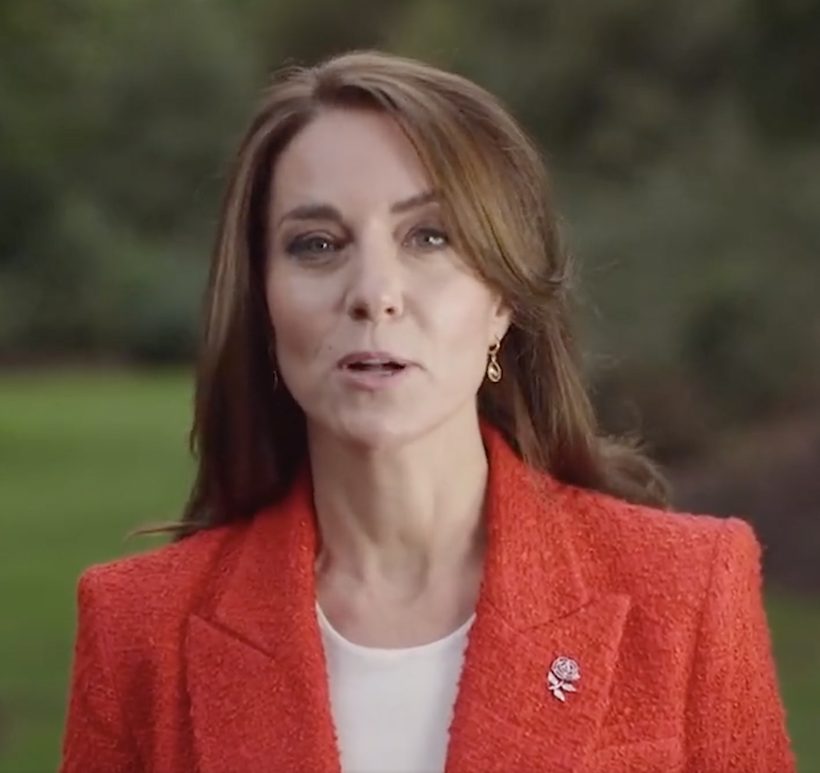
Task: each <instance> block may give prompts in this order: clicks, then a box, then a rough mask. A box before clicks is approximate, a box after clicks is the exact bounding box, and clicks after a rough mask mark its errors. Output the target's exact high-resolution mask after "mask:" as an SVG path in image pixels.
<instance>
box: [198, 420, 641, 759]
mask: <svg viewBox="0 0 820 773" xmlns="http://www.w3.org/2000/svg"><path fill="white" fill-rule="evenodd" d="M482 435H483V437H484V442H485V446H486V448H487V453H488V457H489V480H488V492H487V504H486V513H485V517H486V519H487V533H488V543H487V554H486V556H485V566H484V573H483V579H482V586H481V592H480V596H479V601H478V608H477V610H476V612H477V614H476V619H475V621H474V623H473V625H472V627H471V629H470V634H469V639H468V644H467V649H466V653H465V660H464V667H463V671H462V676H461V681H460V685H459V692H458V697H457V699H456V704H455V707H454V714H453V720H452V723H451V726H450V743H449V747H448V754H447V763H446V773H475V771H482V773H484V772H485V771H487V772H488V773H489V772H490V771H499V772H500V771H509V770H543V771H562V772H564V771H565V772H566V773H570V771H578V770H579V769H580V767H579V766H580V765H581V763H582V760H583V758H584V757H585V756H586V754H587V753H588V751H589V750H590V748H591V746H592V743H593V741H594V739H595V736H596V732H597V730H598V728H599V726H600V723H601V720H602V718H603V715H604V712H605V710H606V707H607V703H608V697H609V691H610V687H611V677H612V673H613V670H614V666H615V662H616V659H617V655H618V647H619V644H620V639H621V634H622V631H623V626H624V621H625V619H626V615H627V612H628V609H629V598H628V597H627V596H624V595H618V594H612V595H601V596H597V597H593V596H591V595H590V593H589V592H588V590H587V588H586V586H585V584H584V581H583V578H582V576H581V571H580V565H579V562H578V557H577V556H576V554H575V552H574V548H573V544H572V539H571V522H570V520H569V519H568V518H567V509H566V508H565V507H564V506H563V499H564V497H565V494H564V493H563V492H564V491H565V489H564V488H563V487H562V486H561V484H559V483H557V482H556V481H554V480H552V479H551V478H549V476H544V475H535V474H532V473H531V471H530V470H529V468H528V467H527V466H526V465H524V464H523V463H522V462H521V461H520V460H519V459H518V457H517V456H516V455H515V453H514V452H513V451H512V449H511V448H510V447H509V446H508V445H507V444H506V442H505V441H504V439H503V438H502V437H501V435H500V433H499V432H498V431H497V430H496V429H494V428H493V427H491V426H490V425H489V424H487V423H486V422H482ZM316 545H317V534H316V525H315V518H314V514H313V502H312V486H311V480H310V473H309V468H307V467H306V468H305V469H304V470H303V472H302V473H301V475H300V477H299V479H298V480H297V481H296V484H295V485H294V486H293V487H292V489H291V492H290V494H289V495H288V497H287V498H286V499H285V500H284V501H283V502H281V503H278V504H277V505H276V506H274V507H271V508H268V509H267V510H263V511H262V512H260V513H259V514H258V515H257V516H256V517H255V518H254V519H253V520H252V521H251V522H250V523H249V524H248V526H247V527H246V533H245V535H244V537H243V538H242V539H241V540H240V541H239V544H238V547H237V552H236V555H235V556H233V563H232V564H231V565H230V567H229V568H228V569H226V570H225V576H224V579H221V578H218V580H217V581H218V583H220V584H221V585H220V587H221V588H223V589H224V590H223V591H222V593H221V595H219V596H218V597H217V599H216V601H215V603H214V604H213V605H212V606H208V607H204V608H203V609H201V610H199V611H198V612H197V613H195V614H192V615H191V616H190V619H189V623H188V630H187V636H186V650H187V651H186V658H187V664H186V670H187V673H186V678H187V687H188V692H189V696H190V701H191V719H192V724H193V729H194V742H195V747H196V753H197V756H198V759H199V765H200V768H201V773H222V771H225V770H268V769H271V766H273V765H275V767H276V769H278V770H288V771H297V772H298V771H304V772H305V773H308V771H309V772H310V773H317V772H321V773H340V762H339V752H338V744H337V740H336V736H335V730H334V725H333V720H332V717H331V712H330V697H329V688H328V680H327V672H326V666H325V659H324V652H323V649H322V642H321V636H320V632H319V629H318V625H317V621H316V614H315V598H316V595H315V578H314V557H315V552H316ZM560 655H566V656H569V657H571V658H573V659H574V660H576V661H577V663H578V664H579V666H580V672H581V677H580V680H579V681H578V682H577V683H576V684H577V685H578V691H577V692H575V693H567V695H566V698H567V700H566V702H561V701H560V700H558V699H557V698H556V697H555V696H554V695H553V694H552V693H550V691H549V689H548V683H547V672H548V670H549V668H550V666H551V664H552V662H553V660H554V659H555V658H556V657H558V656H560Z"/></svg>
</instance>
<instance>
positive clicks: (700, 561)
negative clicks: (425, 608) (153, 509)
mask: <svg viewBox="0 0 820 773" xmlns="http://www.w3.org/2000/svg"><path fill="white" fill-rule="evenodd" d="M482 433H483V436H484V443H485V447H486V449H487V454H488V461H489V476H488V486H487V496H486V510H485V518H486V523H487V534H488V542H487V552H486V555H485V564H484V574H483V579H482V585H481V589H480V595H479V601H478V605H477V609H476V619H475V622H474V623H473V626H472V628H471V629H470V633H469V638H468V643H467V648H466V651H465V660H464V666H463V670H462V673H461V676H460V682H459V687H458V695H457V699H456V703H455V707H454V711H453V718H452V722H451V725H450V728H449V742H448V751H447V760H446V771H447V773H485V772H486V773H491V772H496V773H501V772H502V771H504V772H505V773H506V772H513V771H514V772H516V773H518V772H519V771H521V772H523V771H555V772H556V773H559V772H560V773H571V772H572V773H629V772H630V771H633V772H634V773H638V771H640V772H641V773H676V772H680V771H687V772H690V771H691V772H692V773H724V772H725V773H728V772H729V771H732V772H737V773H755V772H759V773H788V772H789V771H793V770H794V760H793V756H792V751H791V748H790V743H789V740H788V737H787V734H786V729H785V714H784V709H783V705H782V703H781V700H780V696H779V694H778V686H777V676H776V672H775V666H774V663H773V660H772V654H771V645H770V636H769V631H768V627H767V622H766V617H765V613H764V610H763V606H762V602H761V577H760V545H759V542H758V540H757V538H756V537H755V535H754V532H753V531H752V529H751V527H750V526H749V525H748V524H747V523H746V522H745V521H743V520H740V519H737V518H727V519H720V518H715V517H710V516H696V515H689V514H682V513H670V512H667V511H662V510H656V509H653V508H649V507H643V506H637V505H633V504H628V503H626V502H623V501H621V500H618V499H615V498H612V497H609V496H606V495H603V494H600V493H596V492H592V491H589V490H586V489H581V488H577V487H573V486H569V485H566V484H563V483H560V482H558V481H557V480H555V479H553V478H552V477H551V476H549V475H545V474H542V473H535V472H534V471H532V470H531V468H529V467H528V466H526V465H525V464H524V463H523V462H522V461H521V460H520V459H519V457H518V456H517V455H516V454H515V453H514V451H513V450H512V449H511V448H510V447H509V446H508V445H507V444H506V442H505V441H504V439H503V438H502V436H501V434H500V433H499V432H498V431H497V430H495V429H494V428H492V427H490V426H489V425H487V424H484V425H482ZM311 491H312V488H311V479H310V473H309V469H308V468H307V467H306V468H305V469H304V470H303V471H302V473H301V474H300V475H299V477H298V478H297V479H296V481H295V483H294V485H293V486H292V488H291V490H290V493H289V494H288V495H287V497H286V498H285V499H284V500H283V501H280V502H278V503H276V504H274V505H271V506H269V507H267V508H265V509H263V510H261V511H260V512H258V513H257V514H256V515H255V516H254V517H253V518H251V519H246V520H243V521H241V522H237V523H234V524H230V525H228V526H224V527H219V528H215V529H212V530H208V531H204V532H199V533H197V534H196V535H193V536H191V537H188V538H186V539H184V540H182V541H180V542H178V543H175V544H173V545H169V546H165V547H162V548H159V549H157V550H154V551H152V552H148V553H144V554H142V555H139V556H133V557H129V558H126V559H121V560H118V561H114V562H112V563H109V564H106V565H100V566H96V567H92V568H91V569H88V570H87V571H86V572H85V573H84V574H83V575H82V577H81V578H80V582H79V589H78V606H79V624H78V631H77V639H76V650H75V656H74V667H73V674H72V683H71V691H70V700H69V708H68V716H67V722H66V729H65V735H64V742H63V759H62V765H61V770H62V771H63V773H95V772H96V771H99V773H126V771H127V772H128V773H136V772H137V771H144V772H145V773H183V772H185V773H188V772H191V771H196V772H197V773H255V772H256V771H260V772H261V771H272V772H275V773H279V772H280V771H288V772H299V771H301V772H303V773H324V772H325V771H328V772H330V773H339V770H340V762H339V753H338V746H337V740H336V735H335V730H334V725H333V719H332V715H331V710H330V701H329V692H328V683H327V674H326V670H325V661H324V653H323V649H322V644H321V637H320V633H319V630H318V627H317V621H316V615H315V606H314V600H315V586H314V555H315V549H316V545H317V533H316V521H315V514H314V510H313V506H312V495H311ZM560 656H565V657H569V658H572V659H573V660H574V661H575V662H576V663H577V664H578V667H579V673H580V676H579V678H578V679H577V681H575V682H574V686H576V687H577V690H576V691H575V692H565V693H564V698H565V700H563V701H562V700H560V699H559V697H558V696H557V695H556V694H555V690H554V689H553V690H551V689H550V683H549V681H548V673H549V671H550V668H551V665H552V663H553V661H554V660H555V659H556V658H557V657H560ZM397 721H400V719H397Z"/></svg>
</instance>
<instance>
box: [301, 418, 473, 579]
mask: <svg viewBox="0 0 820 773" xmlns="http://www.w3.org/2000/svg"><path fill="white" fill-rule="evenodd" d="M309 447H310V459H311V473H312V478H313V492H314V504H315V508H316V514H317V520H318V527H319V533H320V535H321V536H320V544H321V547H320V551H319V557H318V560H317V573H318V574H320V575H321V574H330V573H332V574H333V575H335V576H343V577H345V578H348V579H349V580H352V581H354V582H356V583H359V584H362V585H368V586H371V587H391V586H392V588H394V589H395V590H397V591H399V592H404V593H406V592H408V591H409V592H410V593H418V592H421V591H423V590H424V589H425V588H427V587H432V586H435V585H436V584H438V583H439V582H442V581H446V580H447V579H450V578H452V577H453V576H458V575H460V574H462V573H463V572H464V571H466V570H467V569H468V567H475V565H476V563H480V560H481V557H482V555H483V549H484V529H483V518H482V515H483V509H484V508H483V505H484V495H485V489H486V485H487V457H486V454H485V451H484V447H483V444H482V439H481V432H480V428H479V424H478V418H477V416H475V415H473V416H470V417H467V418H459V417H455V418H454V419H452V420H450V421H447V422H444V423H443V424H442V425H440V426H439V427H437V428H435V429H434V430H431V431H430V432H429V433H427V434H425V435H424V436H423V437H420V438H417V439H414V440H413V441H412V442H408V443H404V444H402V445H397V446H395V447H389V448H377V449H373V448H366V449H362V448H361V447H354V446H352V445H351V444H349V443H346V442H343V441H341V440H339V439H338V438H336V437H334V436H331V435H330V434H329V433H327V432H323V431H321V430H319V429H316V428H313V429H311V430H310V431H309Z"/></svg>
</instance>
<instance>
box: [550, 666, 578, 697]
mask: <svg viewBox="0 0 820 773" xmlns="http://www.w3.org/2000/svg"><path fill="white" fill-rule="evenodd" d="M580 678H581V669H580V668H578V664H577V663H576V662H575V661H574V660H573V659H572V658H568V657H565V656H563V655H561V656H560V657H557V658H555V660H553V661H552V666H550V670H549V673H548V674H547V681H548V682H549V690H550V692H551V693H552V694H553V695H554V696H555V697H556V698H558V700H559V701H566V699H567V696H566V695H564V693H565V692H578V688H577V687H576V686H575V685H574V684H573V682H577V681H578V680H579V679H580Z"/></svg>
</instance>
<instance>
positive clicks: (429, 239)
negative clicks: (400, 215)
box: [409, 227, 450, 250]
mask: <svg viewBox="0 0 820 773" xmlns="http://www.w3.org/2000/svg"><path fill="white" fill-rule="evenodd" d="M409 241H410V243H411V244H412V245H413V246H414V247H418V248H419V249H422V250H440V249H444V248H445V247H447V246H449V244H450V240H449V239H448V238H447V234H445V233H444V232H443V231H441V230H439V229H438V228H427V227H424V228H417V229H416V230H415V231H413V232H412V233H411V234H410V238H409Z"/></svg>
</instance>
